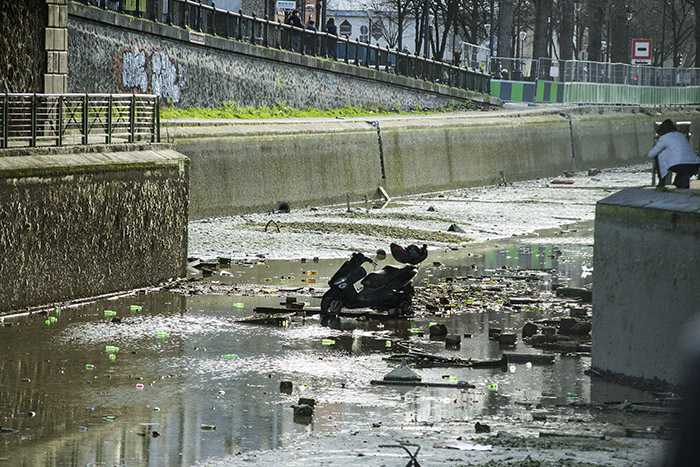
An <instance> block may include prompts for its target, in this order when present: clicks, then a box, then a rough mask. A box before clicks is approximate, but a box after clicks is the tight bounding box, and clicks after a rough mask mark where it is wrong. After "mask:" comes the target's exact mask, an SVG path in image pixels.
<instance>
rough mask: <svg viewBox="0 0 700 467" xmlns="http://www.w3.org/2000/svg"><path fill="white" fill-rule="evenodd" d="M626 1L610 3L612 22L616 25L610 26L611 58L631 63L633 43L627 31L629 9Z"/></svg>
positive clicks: (616, 61) (617, 61)
mask: <svg viewBox="0 0 700 467" xmlns="http://www.w3.org/2000/svg"><path fill="white" fill-rule="evenodd" d="M627 7H628V5H626V4H625V3H624V2H614V3H612V4H611V5H610V11H609V14H610V22H611V24H613V25H615V27H611V28H610V38H609V42H610V60H611V61H612V62H613V63H629V59H630V50H631V48H632V43H631V42H630V40H629V37H628V34H627V31H628V30H629V25H628V24H627V12H626V9H627Z"/></svg>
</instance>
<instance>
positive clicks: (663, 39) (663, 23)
mask: <svg viewBox="0 0 700 467" xmlns="http://www.w3.org/2000/svg"><path fill="white" fill-rule="evenodd" d="M662 1H663V2H664V9H663V14H662V15H661V66H664V42H666V0H662Z"/></svg>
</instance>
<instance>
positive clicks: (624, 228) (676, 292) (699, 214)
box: [591, 180, 700, 386]
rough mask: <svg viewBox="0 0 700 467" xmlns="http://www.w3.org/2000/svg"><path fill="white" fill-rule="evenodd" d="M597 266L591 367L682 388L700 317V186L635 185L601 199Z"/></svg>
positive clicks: (598, 213)
mask: <svg viewBox="0 0 700 467" xmlns="http://www.w3.org/2000/svg"><path fill="white" fill-rule="evenodd" d="M594 269H595V281H594V286H593V325H592V331H591V334H592V346H593V348H592V352H591V364H592V367H593V368H594V369H596V370H598V371H601V372H603V373H609V374H613V375H617V376H624V377H626V378H628V379H629V378H631V379H633V380H639V381H640V382H647V383H648V382H651V383H654V382H655V383H658V384H659V385H660V386H664V385H671V386H674V385H677V384H678V383H680V381H681V366H682V359H683V355H682V352H683V350H682V348H681V344H680V342H681V340H682V337H683V335H684V332H685V330H686V328H687V327H688V325H689V323H690V322H691V320H693V318H696V317H697V316H698V315H700V296H699V295H698V287H699V286H700V182H698V181H697V180H693V181H692V182H691V189H690V190H677V189H666V190H661V189H654V188H652V187H645V188H628V189H625V190H622V191H620V192H618V193H615V194H613V195H611V196H609V197H607V198H605V199H603V200H601V201H599V202H598V204H597V206H596V219H595V255H594Z"/></svg>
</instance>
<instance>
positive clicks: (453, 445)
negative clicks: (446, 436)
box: [433, 441, 493, 451]
mask: <svg viewBox="0 0 700 467" xmlns="http://www.w3.org/2000/svg"><path fill="white" fill-rule="evenodd" d="M433 447H434V448H439V449H457V450H459V451H491V450H492V449H493V446H491V445H490V444H476V443H467V442H466V441H445V442H442V443H434V444H433Z"/></svg>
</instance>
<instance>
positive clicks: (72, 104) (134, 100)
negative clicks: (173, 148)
mask: <svg viewBox="0 0 700 467" xmlns="http://www.w3.org/2000/svg"><path fill="white" fill-rule="evenodd" d="M159 112H160V105H159V99H158V96H156V95H150V94H0V148H14V147H36V146H64V145H79V144H111V143H133V142H136V141H149V142H160V115H159Z"/></svg>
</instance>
